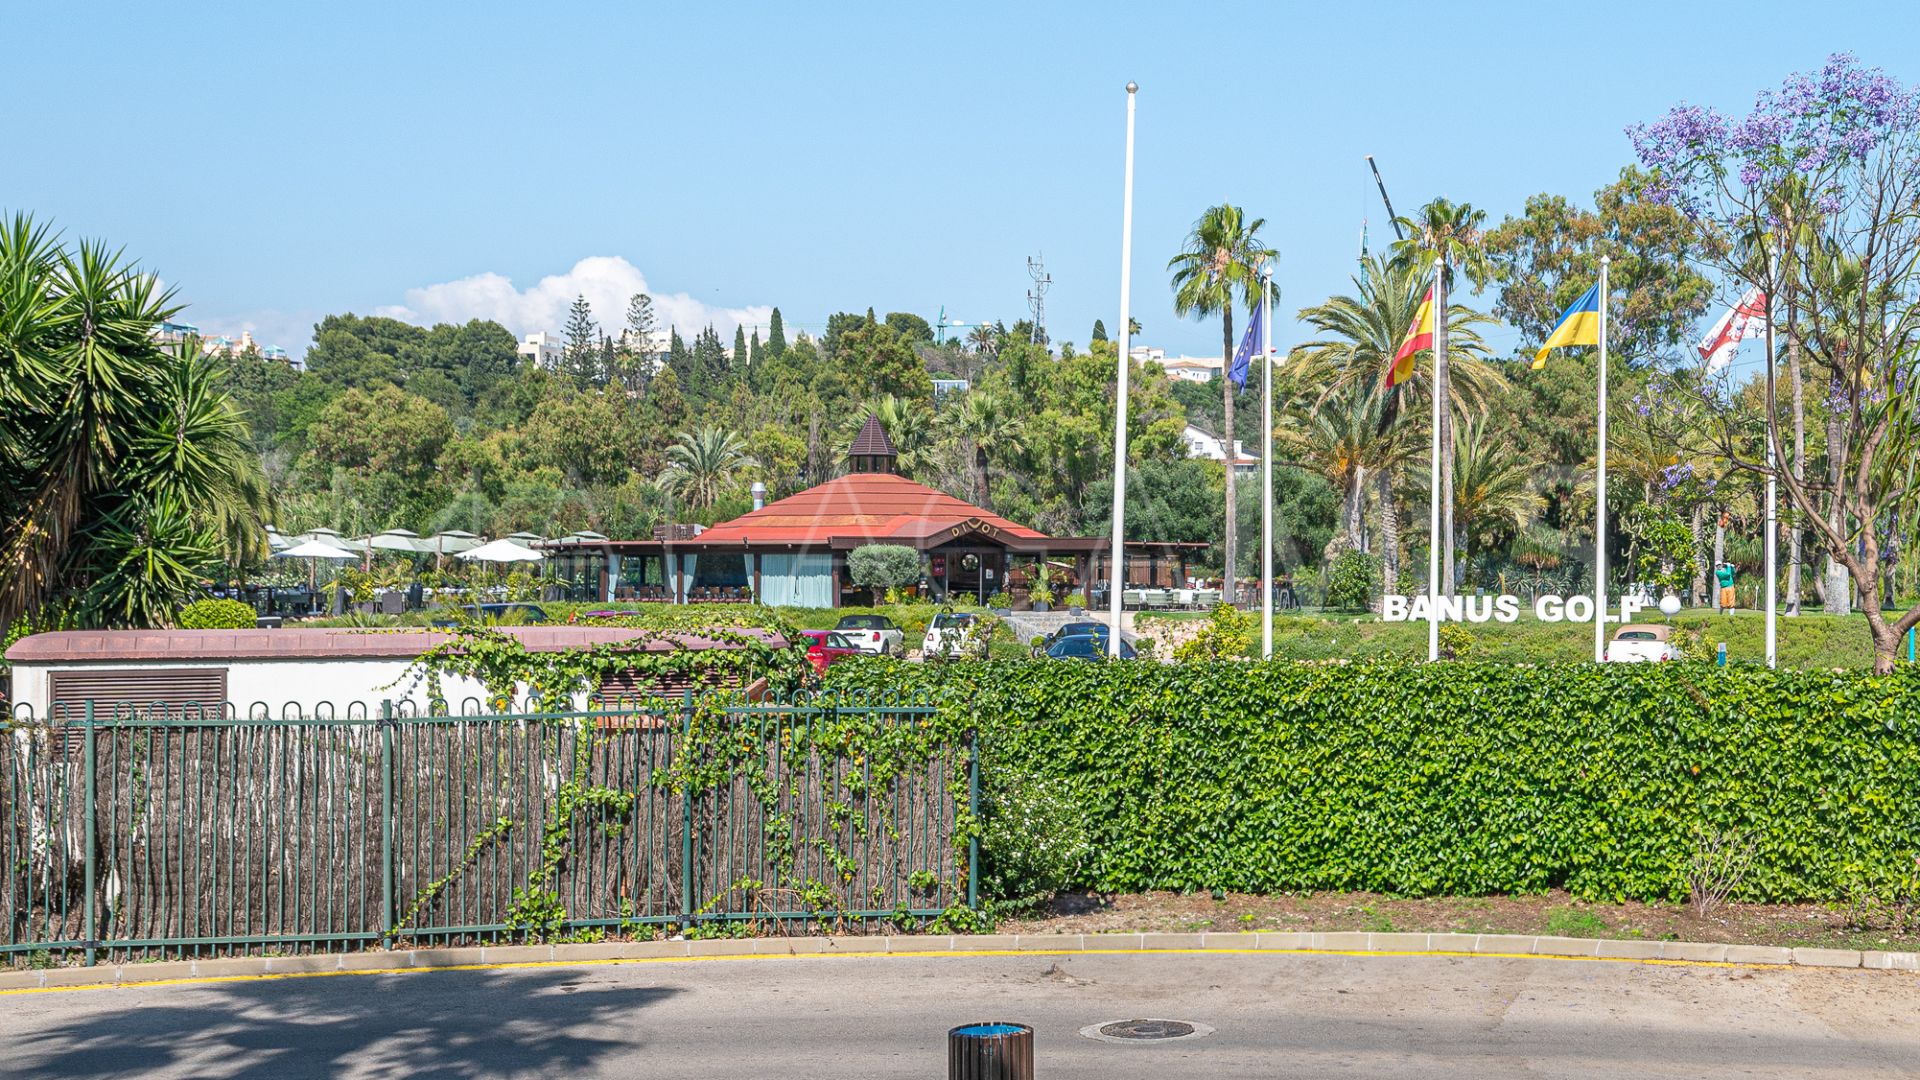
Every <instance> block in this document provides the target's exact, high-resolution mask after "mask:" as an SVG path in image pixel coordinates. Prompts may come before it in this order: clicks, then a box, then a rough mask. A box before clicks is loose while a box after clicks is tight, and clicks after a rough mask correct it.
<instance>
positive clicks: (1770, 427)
mask: <svg viewBox="0 0 1920 1080" xmlns="http://www.w3.org/2000/svg"><path fill="white" fill-rule="evenodd" d="M1773 274H1774V261H1773V248H1772V247H1771V246H1769V247H1768V248H1767V542H1766V553H1767V558H1766V562H1767V666H1768V667H1775V666H1777V665H1778V663H1779V660H1780V653H1779V649H1780V623H1779V611H1780V576H1779V570H1780V568H1779V565H1778V563H1777V560H1778V559H1779V557H1780V552H1779V545H1780V474H1779V472H1778V470H1779V467H1780V448H1779V447H1778V446H1777V445H1775V443H1774V438H1773V436H1774V432H1775V431H1777V430H1778V429H1779V422H1778V421H1777V420H1775V417H1776V416H1778V415H1779V414H1778V413H1777V412H1776V411H1775V404H1776V402H1775V400H1774V396H1773V394H1774V384H1773V375H1774V368H1773V364H1774V359H1773V290H1774V282H1773Z"/></svg>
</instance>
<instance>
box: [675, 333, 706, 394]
mask: <svg viewBox="0 0 1920 1080" xmlns="http://www.w3.org/2000/svg"><path fill="white" fill-rule="evenodd" d="M667 370H668V371H671V372H673V380H674V382H675V383H677V384H678V388H679V390H680V394H681V396H682V397H687V396H691V395H693V393H694V384H695V383H697V382H698V381H699V377H700V375H699V372H697V371H695V370H694V369H693V353H691V352H689V351H688V350H687V343H686V342H684V341H682V340H680V328H679V327H677V326H675V327H670V328H669V329H668V330H667Z"/></svg>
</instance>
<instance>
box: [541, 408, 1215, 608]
mask: <svg viewBox="0 0 1920 1080" xmlns="http://www.w3.org/2000/svg"><path fill="white" fill-rule="evenodd" d="M897 458H898V455H897V453H896V451H895V449H894V446H893V442H892V440H891V439H889V438H888V437H887V433H886V431H885V429H884V428H882V427H881V425H880V422H879V420H878V419H877V418H874V417H868V418H867V422H866V425H865V426H864V427H862V428H861V430H860V433H859V435H858V436H856V437H855V439H854V441H853V445H852V447H851V448H850V449H849V451H848V453H847V466H848V471H847V472H846V473H845V474H843V475H841V476H838V477H835V478H834V479H832V480H828V481H827V482H825V483H823V484H818V485H815V486H814V487H810V488H808V489H806V490H805V491H801V492H798V493H796V494H794V495H790V496H788V497H786V498H784V499H780V500H778V501H776V502H772V503H768V504H766V505H764V506H757V507H756V508H755V509H754V510H752V511H751V512H749V513H746V514H743V515H741V516H740V517H737V518H734V519H733V520H731V521H725V522H721V523H720V524H718V525H714V526H712V527H711V528H705V529H702V528H700V527H698V526H688V525H669V526H662V527H661V528H658V529H656V530H654V533H655V535H654V536H653V538H651V539H647V540H613V539H597V538H579V537H576V538H568V539H565V540H559V541H551V542H549V543H547V544H545V545H542V550H544V551H545V552H546V553H547V554H548V556H549V557H550V558H551V559H552V560H553V565H554V569H555V570H557V571H558V572H559V574H560V576H562V577H565V578H569V579H571V580H575V581H580V580H582V579H584V580H586V581H588V582H590V583H593V585H595V586H597V587H596V588H595V591H596V592H597V593H598V594H599V595H600V597H601V598H602V599H603V600H606V601H622V600H659V601H672V602H674V603H700V602H716V601H726V602H738V601H744V600H748V599H753V598H757V599H758V600H759V601H760V602H762V603H766V604H771V605H776V606H785V607H810V608H830V607H841V606H844V605H846V604H849V603H854V602H857V601H858V600H860V599H862V597H861V596H860V595H859V592H858V590H856V588H855V586H854V584H853V582H852V580H851V579H850V577H849V576H848V573H847V555H848V554H849V553H850V552H852V551H853V550H854V549H855V548H858V547H861V546H863V545H867V544H892V545H899V546H902V547H908V548H912V549H914V550H916V551H919V552H920V553H921V572H922V577H921V586H922V590H923V592H924V593H926V594H929V595H931V596H932V597H933V598H934V599H936V600H947V599H949V598H951V599H954V600H960V599H972V600H976V601H981V600H985V599H986V598H987V597H989V596H991V595H993V594H994V593H998V592H1003V591H1005V592H1008V593H1009V594H1010V595H1014V596H1016V597H1017V598H1018V597H1021V596H1022V594H1023V593H1024V592H1025V591H1026V585H1027V583H1028V580H1029V577H1030V573H1029V571H1027V570H1025V569H1023V568H1025V567H1033V566H1036V565H1039V564H1045V565H1046V566H1047V567H1048V568H1049V573H1050V576H1051V577H1052V578H1053V580H1054V581H1055V582H1056V583H1057V584H1064V585H1065V589H1064V590H1061V591H1079V590H1080V589H1081V588H1083V587H1087V586H1091V587H1093V588H1094V589H1095V591H1096V594H1103V593H1104V589H1105V585H1106V580H1107V569H1106V560H1107V554H1108V551H1109V550H1110V548H1111V544H1110V543H1109V541H1108V540H1107V538H1105V537H1059V536H1048V535H1046V534H1044V533H1041V532H1038V531H1036V530H1034V529H1030V528H1027V527H1026V526H1024V525H1020V524H1017V523H1015V522H1012V521H1009V520H1007V519H1006V518H1004V517H1001V516H1000V515H998V514H995V513H993V512H992V511H990V510H985V509H982V508H981V507H978V506H974V505H972V504H971V503H968V502H966V501H965V500H962V499H958V498H955V497H954V496H952V495H948V494H946V493H945V492H942V491H936V490H934V489H933V488H930V487H927V486H925V485H923V484H918V483H915V482H914V481H912V480H909V479H907V478H906V477H904V476H901V475H900V474H899V470H898V467H897ZM757 501H758V500H756V502H757ZM1205 548H1206V545H1205V544H1193V543H1189V544H1172V543H1151V544H1149V543H1141V544H1134V543H1129V544H1128V545H1127V563H1126V570H1127V574H1126V581H1127V584H1129V585H1132V586H1136V587H1138V586H1146V587H1150V588H1155V587H1157V588H1173V587H1178V586H1180V585H1183V584H1185V579H1186V575H1187V562H1188V560H1189V559H1190V558H1192V557H1194V556H1195V555H1196V554H1197V553H1199V552H1200V551H1203V550H1204V549H1205Z"/></svg>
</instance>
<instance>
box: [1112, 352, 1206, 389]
mask: <svg viewBox="0 0 1920 1080" xmlns="http://www.w3.org/2000/svg"><path fill="white" fill-rule="evenodd" d="M1127 355H1128V356H1131V357H1133V359H1134V360H1135V361H1136V362H1138V363H1142V364H1148V363H1152V364H1159V365H1160V368H1161V370H1163V371H1165V372H1166V373H1167V374H1168V375H1170V376H1172V377H1174V378H1176V379H1182V380H1185V381H1186V382H1196V383H1203V382H1212V381H1213V378H1214V376H1216V375H1218V374H1220V358H1219V357H1217V356H1175V357H1171V358H1169V357H1168V356H1167V350H1165V349H1156V348H1153V347H1152V346H1149V345H1135V346H1134V347H1133V348H1131V349H1128V350H1127Z"/></svg>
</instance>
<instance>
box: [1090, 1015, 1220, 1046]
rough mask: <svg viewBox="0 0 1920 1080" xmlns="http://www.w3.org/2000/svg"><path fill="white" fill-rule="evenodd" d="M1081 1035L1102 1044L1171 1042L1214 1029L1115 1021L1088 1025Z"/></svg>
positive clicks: (1182, 1022)
mask: <svg viewBox="0 0 1920 1080" xmlns="http://www.w3.org/2000/svg"><path fill="white" fill-rule="evenodd" d="M1080 1034H1082V1035H1085V1036H1086V1037H1087V1038H1089V1039H1097V1040H1099V1041H1101V1042H1115V1043H1143V1042H1170V1041H1172V1040H1174V1039H1197V1038H1200V1037H1201V1036H1203V1035H1211V1034H1213V1029H1212V1028H1210V1027H1208V1026H1207V1025H1205V1024H1198V1023H1193V1022H1191V1021H1187V1020H1115V1021H1112V1022H1111V1023H1106V1024H1088V1025H1087V1026H1086V1027H1083V1028H1081V1029H1080Z"/></svg>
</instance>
